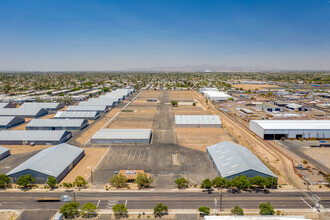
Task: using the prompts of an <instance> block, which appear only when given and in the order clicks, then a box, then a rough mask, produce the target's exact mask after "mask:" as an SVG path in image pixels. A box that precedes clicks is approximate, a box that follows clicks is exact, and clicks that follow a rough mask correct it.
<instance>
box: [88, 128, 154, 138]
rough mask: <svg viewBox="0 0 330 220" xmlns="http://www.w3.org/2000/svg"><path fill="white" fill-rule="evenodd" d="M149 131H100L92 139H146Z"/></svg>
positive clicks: (148, 136)
mask: <svg viewBox="0 0 330 220" xmlns="http://www.w3.org/2000/svg"><path fill="white" fill-rule="evenodd" d="M150 134H151V129H101V130H99V131H98V132H96V133H95V135H94V136H93V137H92V139H148V138H150Z"/></svg>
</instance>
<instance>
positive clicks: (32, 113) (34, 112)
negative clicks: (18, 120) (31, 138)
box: [0, 108, 48, 118]
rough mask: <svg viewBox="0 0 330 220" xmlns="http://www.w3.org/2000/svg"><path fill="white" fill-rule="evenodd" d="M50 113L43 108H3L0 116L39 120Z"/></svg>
mask: <svg viewBox="0 0 330 220" xmlns="http://www.w3.org/2000/svg"><path fill="white" fill-rule="evenodd" d="M47 114H48V111H47V110H45V109H42V108H1V109H0V116H18V117H22V118H38V117H41V116H44V115H47Z"/></svg>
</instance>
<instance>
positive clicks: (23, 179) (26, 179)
mask: <svg viewBox="0 0 330 220" xmlns="http://www.w3.org/2000/svg"><path fill="white" fill-rule="evenodd" d="M34 182H35V179H34V178H33V177H32V176H31V174H27V175H25V176H20V177H18V179H17V181H16V183H17V185H19V186H23V187H24V188H26V187H28V186H29V185H30V184H31V183H34Z"/></svg>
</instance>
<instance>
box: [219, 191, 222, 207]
mask: <svg viewBox="0 0 330 220" xmlns="http://www.w3.org/2000/svg"><path fill="white" fill-rule="evenodd" d="M219 194H220V204H219V206H220V207H219V209H220V212H221V208H222V187H221V188H220V192H219Z"/></svg>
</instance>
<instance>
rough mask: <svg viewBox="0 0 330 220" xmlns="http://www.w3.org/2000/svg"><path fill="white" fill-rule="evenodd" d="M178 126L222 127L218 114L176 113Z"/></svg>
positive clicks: (176, 124)
mask: <svg viewBox="0 0 330 220" xmlns="http://www.w3.org/2000/svg"><path fill="white" fill-rule="evenodd" d="M175 127H177V128H221V127H222V124H221V121H220V118H219V116H218V115H176V116H175Z"/></svg>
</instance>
